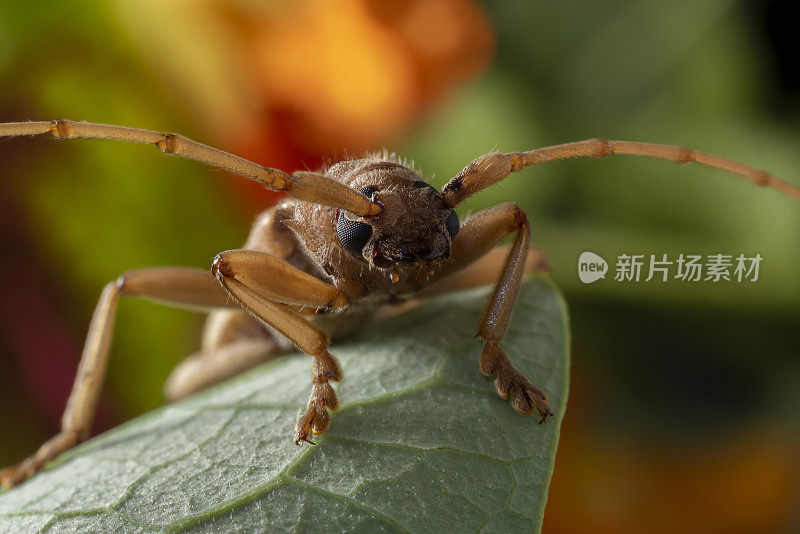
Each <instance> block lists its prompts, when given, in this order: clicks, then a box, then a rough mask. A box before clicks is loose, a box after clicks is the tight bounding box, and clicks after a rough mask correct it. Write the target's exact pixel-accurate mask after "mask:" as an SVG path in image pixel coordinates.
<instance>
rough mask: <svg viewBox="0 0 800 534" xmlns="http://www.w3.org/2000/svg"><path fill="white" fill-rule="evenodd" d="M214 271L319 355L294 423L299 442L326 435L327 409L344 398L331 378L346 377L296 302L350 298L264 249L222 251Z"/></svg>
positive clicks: (262, 315)
mask: <svg viewBox="0 0 800 534" xmlns="http://www.w3.org/2000/svg"><path fill="white" fill-rule="evenodd" d="M212 272H213V273H214V275H215V276H216V277H217V279H218V280H219V281H220V282H221V283H222V285H223V286H224V287H225V289H226V290H228V292H229V293H230V294H231V296H233V298H235V299H236V300H237V301H238V302H239V303H240V304H241V305H242V306H243V307H244V308H245V309H246V310H248V311H249V312H251V313H252V314H254V315H255V316H256V317H258V318H259V319H261V320H262V321H264V322H265V323H267V324H269V325H270V326H272V327H273V328H275V329H276V330H278V331H280V332H281V333H282V334H283V335H284V336H286V337H287V338H289V340H290V341H292V343H294V344H295V345H297V346H298V347H299V348H300V350H302V351H303V352H305V353H306V354H310V355H311V356H313V357H314V362H313V363H312V365H311V396H310V397H309V399H308V404H307V405H306V409H305V411H304V412H303V414H302V415H301V416H300V418H299V419H298V420H297V425H296V426H295V437H294V441H295V443H297V444H298V445H299V444H300V443H301V442H303V441H305V442H307V443H312V444H313V443H314V442H313V441H312V440H311V435H312V434H323V433H325V431H326V430H327V429H328V425H329V424H330V414H329V413H328V409H331V410H336V409H337V408H338V407H339V399H338V397H337V396H336V391H335V390H334V389H333V387H332V386H331V384H330V382H338V381H339V380H341V378H342V371H341V369H340V367H339V363H338V362H337V361H336V360H335V359H334V357H333V356H331V355H330V353H328V337H327V336H326V335H325V333H324V332H322V331H321V330H319V329H318V328H317V327H315V326H314V325H313V324H311V323H310V322H308V321H307V320H306V319H304V318H303V317H302V316H301V315H300V314H299V313H298V312H297V310H295V309H293V308H292V307H291V306H292V305H299V306H329V307H335V308H342V307H345V306H347V305H348V304H349V301H348V299H347V297H346V296H345V295H344V294H343V293H341V292H340V291H339V290H338V289H336V288H335V287H334V286H332V285H330V284H327V283H325V282H323V281H322V280H319V279H317V278H314V277H312V276H310V275H308V274H306V273H304V272H302V271H300V270H298V269H296V268H294V267H292V266H291V265H289V264H288V263H286V262H283V261H282V260H278V259H277V258H275V257H273V256H270V255H269V254H266V253H264V252H257V251H249V250H231V251H227V252H223V253H221V254H219V255H218V256H217V257H216V259H215V260H214V265H213V267H212Z"/></svg>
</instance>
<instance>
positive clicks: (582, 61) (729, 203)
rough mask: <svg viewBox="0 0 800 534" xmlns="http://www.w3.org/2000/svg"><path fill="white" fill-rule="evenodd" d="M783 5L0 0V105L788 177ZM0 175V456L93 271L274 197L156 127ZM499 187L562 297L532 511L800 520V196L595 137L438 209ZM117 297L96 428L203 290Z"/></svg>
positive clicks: (3, 458)
mask: <svg viewBox="0 0 800 534" xmlns="http://www.w3.org/2000/svg"><path fill="white" fill-rule="evenodd" d="M788 5H789V3H788V2H750V3H744V2H735V1H731V0H714V1H708V2H695V1H689V0H675V1H673V2H657V1H651V0H639V1H633V0H612V1H610V2H604V3H590V2H571V1H567V2H546V1H538V0H537V1H532V2H515V3H512V2H499V1H496V2H486V3H476V2H472V1H468V0H441V1H437V0H418V1H386V2H378V1H377V0H376V1H374V2H370V1H367V0H346V1H345V0H343V1H342V2H340V3H337V4H336V5H335V6H333V4H332V3H326V2H324V1H322V0H307V1H302V2H284V1H272V2H261V1H259V2H256V1H254V0H232V1H224V0H216V1H212V0H199V1H196V2H189V1H188V0H181V1H175V2H169V3H165V2H160V3H156V2H154V1H150V0H143V1H141V2H135V3H134V2H127V1H124V0H118V1H115V2H106V1H99V0H96V1H85V2H79V3H67V2H54V1H52V2H51V1H43V2H36V3H29V4H25V5H24V8H23V5H22V4H13V5H12V4H11V3H3V4H0V120H2V121H18V120H27V119H53V118H64V117H67V118H72V119H75V120H88V121H95V122H106V123H112V124H123V125H130V126H138V127H142V128H149V129H155V130H160V131H174V132H180V133H182V134H184V135H187V136H189V137H191V138H193V139H196V140H199V141H202V142H206V143H209V144H214V145H217V146H221V147H223V148H225V149H228V150H232V151H235V152H237V153H240V154H242V155H244V156H247V157H250V158H252V159H254V160H256V161H258V162H259V163H262V164H265V165H268V166H273V167H279V168H282V169H284V170H287V171H291V170H294V169H298V168H305V167H310V168H314V167H316V166H318V165H319V164H321V163H323V162H324V161H326V160H328V159H336V158H340V157H343V156H344V155H346V154H353V153H359V152H363V151H365V150H374V149H378V148H381V147H384V146H385V147H388V148H390V149H391V150H395V151H397V152H398V153H399V154H400V155H402V156H405V157H408V158H410V159H413V160H414V161H415V162H416V165H417V168H419V169H421V170H422V172H423V173H425V174H426V175H427V176H429V177H430V176H433V178H432V181H433V183H435V184H437V185H442V184H443V183H444V182H445V181H446V180H447V179H448V178H449V177H451V176H452V175H454V174H455V173H457V172H458V171H459V170H460V169H461V168H462V167H463V166H464V165H465V164H466V163H468V162H469V161H470V160H472V159H473V158H474V157H476V156H478V155H480V154H482V153H485V152H488V151H491V150H503V151H510V150H525V149H531V148H534V147H537V146H545V145H551V144H557V143H561V142H567V141H573V140H579V139H584V138H590V137H607V138H611V139H630V140H641V141H651V142H658V143H668V144H680V145H684V146H689V147H692V148H694V149H697V150H702V151H705V152H711V153H715V154H719V155H722V156H727V157H731V158H734V159H737V160H739V161H742V162H745V163H747V164H750V165H753V166H755V167H758V168H763V169H766V170H768V171H770V172H772V173H774V174H776V175H778V176H780V177H783V178H785V179H787V180H789V181H791V182H793V183H795V184H798V183H800V151H798V147H800V129H799V128H798V126H800V98H799V97H798V88H800V76H798V64H797V60H796V56H794V55H792V54H793V51H792V50H791V48H790V47H791V45H792V38H791V37H790V36H791V35H793V34H792V33H791V32H792V31H793V30H792V29H791V28H790V27H789V26H788V25H787V22H785V21H787V20H789V16H788V14H787V12H786V11H785V9H787V8H786V6H788ZM0 188H2V189H0V241H1V242H2V245H0V246H1V247H2V248H0V251H1V252H2V254H1V255H0V275H2V279H3V280H4V281H5V287H4V288H3V291H2V296H0V314H1V315H0V428H3V429H4V431H3V439H2V440H0V465H5V464H9V463H13V462H16V461H18V460H20V459H21V458H22V457H23V456H24V455H26V454H28V453H30V452H32V451H33V450H34V449H35V447H37V446H38V444H39V443H40V442H41V441H43V440H44V439H46V438H47V437H49V436H50V435H51V434H52V433H54V432H55V430H56V428H57V426H58V420H59V417H60V412H61V410H62V409H63V405H64V402H65V399H66V397H67V395H68V392H69V389H70V386H71V381H72V378H73V376H74V367H75V364H76V361H77V358H78V356H79V354H80V349H81V347H82V343H83V336H84V335H85V330H86V325H87V324H88V320H89V317H90V315H91V311H92V309H93V306H94V304H95V301H96V298H97V296H98V295H99V292H100V289H101V288H102V286H103V285H104V284H105V283H106V282H108V281H109V280H112V279H114V278H115V277H116V276H117V275H119V273H121V272H122V271H124V270H126V269H131V268H137V267H145V266H153V265H188V266H195V267H206V266H208V265H210V262H211V259H212V258H213V256H214V254H215V253H216V252H218V251H221V250H225V249H229V248H235V247H237V246H240V245H241V243H242V242H243V240H244V237H245V236H246V233H247V231H248V227H249V224H250V222H251V221H252V219H253V217H254V216H255V214H256V213H257V212H258V210H259V209H263V208H264V207H266V206H268V205H270V204H271V203H272V202H274V198H275V197H274V196H272V195H270V194H268V193H264V192H262V191H260V190H259V189H257V188H254V187H251V186H249V185H248V184H245V183H244V180H242V179H241V178H238V177H232V176H229V175H227V174H226V173H223V172H221V171H215V170H209V169H208V168H206V167H203V166H201V165H199V164H195V163H193V162H189V161H185V160H181V159H178V158H170V157H166V156H164V155H163V154H160V153H159V152H158V150H155V149H153V148H152V147H142V146H135V145H134V146H131V145H126V144H124V143H112V142H104V141H65V142H56V141H53V140H51V139H43V138H30V139H27V138H26V139H13V140H5V141H2V142H0ZM506 200H514V201H516V202H517V203H519V205H520V206H522V208H523V209H524V210H525V211H526V212H527V213H528V216H529V218H530V219H531V221H532V223H533V226H534V237H533V239H534V243H535V244H536V245H537V246H540V247H542V248H544V249H545V250H546V251H547V253H548V255H549V256H550V259H551V263H552V265H553V272H552V277H553V278H554V280H555V281H556V283H557V284H558V285H559V287H560V288H561V289H562V290H563V292H564V293H565V295H566V298H567V300H568V303H569V305H570V312H571V316H572V326H573V336H574V342H573V346H574V351H573V359H574V365H573V370H574V371H573V373H574V374H573V384H574V385H573V391H572V395H571V398H570V406H569V412H568V414H567V418H566V420H565V429H564V435H563V436H562V441H561V449H560V451H559V456H558V460H557V463H556V471H555V477H554V482H553V486H552V489H551V499H550V502H549V504H548V510H547V515H546V517H545V523H544V529H545V530H546V531H551V532H603V531H608V532H625V531H631V532H639V531H642V530H645V529H646V530H648V531H664V532H666V531H674V530H677V529H680V530H682V531H685V532H689V531H698V532H768V531H774V532H788V531H792V530H796V529H798V528H800V507H798V506H797V502H800V487H799V486H798V480H800V476H798V475H800V463H799V462H798V453H800V446H799V445H798V436H800V432H799V430H800V428H798V427H799V426H800V425H798V421H800V358H799V357H798V356H799V354H798V349H799V348H800V276H798V265H800V205H798V203H797V202H795V201H793V200H791V199H789V198H787V197H784V196H782V195H780V194H778V193H777V192H775V191H772V190H759V189H758V188H756V187H754V186H752V185H750V184H748V183H746V182H744V181H741V180H738V179H735V178H731V177H730V176H728V175H726V174H725V173H722V172H719V171H714V170H709V169H706V168H700V167H698V166H684V167H678V166H675V165H672V164H669V163H665V162H662V161H650V160H643V159H639V158H625V157H612V158H607V159H604V160H600V161H586V160H583V161H569V162H559V163H555V164H552V165H543V166H538V167H536V168H533V169H528V170H525V171H524V172H521V173H518V174H517V175H515V176H513V177H511V178H509V179H508V180H506V181H505V182H503V183H502V184H500V185H498V186H495V187H493V188H490V189H489V190H487V191H485V192H483V193H481V194H479V195H477V196H475V197H473V198H472V199H470V201H469V202H467V203H466V204H465V205H464V206H462V208H459V212H460V213H459V214H460V215H461V216H462V219H463V217H464V216H466V214H467V213H469V212H472V211H475V210H478V209H482V208H484V207H486V206H489V205H491V204H494V203H497V202H501V201H506ZM586 250H590V251H593V252H596V253H598V254H600V255H601V256H603V257H605V258H606V259H607V260H609V262H610V263H612V269H613V261H614V260H615V258H616V257H617V256H618V255H619V254H623V253H627V254H645V255H649V254H656V255H659V256H660V255H661V254H665V253H666V254H669V255H670V256H672V257H673V258H674V257H675V256H677V255H678V254H680V253H684V254H703V255H705V254H715V253H724V254H732V255H734V256H736V255H738V254H740V253H744V254H745V255H748V256H752V255H754V254H756V253H759V254H761V256H762V257H763V258H764V260H763V262H762V264H761V272H760V277H759V280H758V281H757V282H755V283H749V282H741V283H737V282H735V281H731V282H720V283H716V284H715V283H694V284H693V283H687V282H680V281H673V280H671V281H669V282H655V281H652V282H647V283H645V282H639V283H619V282H615V281H614V280H613V276H609V277H608V278H607V279H606V280H601V281H599V282H597V283H595V284H591V285H584V284H582V283H581V282H580V281H579V280H578V277H577V258H578V256H579V255H580V253H581V252H583V251H586ZM612 274H613V273H612ZM117 324H118V328H117V331H116V334H115V341H114V347H113V349H112V353H113V356H112V360H111V364H110V368H109V375H108V387H107V393H106V394H105V396H104V401H103V405H102V406H101V410H100V414H99V415H98V424H97V427H98V429H103V428H108V427H110V426H114V425H116V424H118V423H119V422H121V421H124V420H127V419H129V418H130V417H132V416H135V415H137V414H140V413H143V412H145V411H147V410H150V409H152V408H154V407H156V406H158V405H160V404H161V403H162V397H161V387H162V384H163V381H164V379H165V377H166V376H167V374H168V373H169V370H170V369H171V368H172V367H173V366H174V365H175V364H176V362H178V361H179V360H180V359H181V358H183V357H184V356H186V355H188V354H190V353H192V352H193V351H195V350H196V349H197V347H198V337H199V334H200V331H201V328H202V317H201V316H199V315H192V314H188V313H186V312H180V311H174V310H170V309H167V308H164V307H161V306H158V305H154V304H150V303H146V302H140V301H125V302H123V303H122V305H121V306H120V311H119V316H118V323H117ZM465 357H469V355H466V356H465ZM474 357H475V359H476V365H477V355H474ZM531 378H534V381H535V377H531Z"/></svg>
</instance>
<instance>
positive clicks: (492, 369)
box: [416, 202, 553, 421]
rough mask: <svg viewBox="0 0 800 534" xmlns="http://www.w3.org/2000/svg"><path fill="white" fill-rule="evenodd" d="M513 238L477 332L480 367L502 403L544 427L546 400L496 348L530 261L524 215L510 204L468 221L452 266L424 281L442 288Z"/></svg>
mask: <svg viewBox="0 0 800 534" xmlns="http://www.w3.org/2000/svg"><path fill="white" fill-rule="evenodd" d="M513 232H516V236H515V238H514V242H513V243H512V245H511V248H510V250H509V252H508V256H507V257H506V261H505V264H504V265H503V269H502V271H501V274H500V279H499V280H498V282H497V285H496V286H495V289H494V291H493V293H492V296H491V298H490V300H489V305H488V307H487V308H486V312H485V313H484V316H483V319H482V320H481V324H480V327H479V328H478V336H479V337H480V338H481V339H483V343H484V345H483V350H482V351H481V357H480V367H481V371H482V372H483V373H484V374H485V375H487V376H492V375H496V378H495V387H496V389H497V392H498V394H499V395H500V396H501V397H503V398H504V399H505V398H509V397H510V398H511V404H512V406H513V407H514V409H515V410H517V411H518V412H520V413H524V414H527V413H531V412H532V411H533V410H534V409H535V410H537V411H538V412H539V415H540V416H541V418H542V421H544V420H545V419H546V418H547V417H548V416H551V415H553V410H552V409H551V408H550V405H549V404H548V402H547V395H546V394H545V393H544V392H543V391H542V390H540V389H539V388H537V387H536V386H534V385H533V384H532V383H531V382H530V380H528V379H527V378H525V376H523V375H522V373H520V372H519V371H518V370H517V368H516V367H514V365H513V364H512V363H511V361H510V360H509V358H508V356H507V355H506V353H505V351H504V350H503V348H502V347H501V346H500V344H501V342H502V341H503V338H505V335H506V332H507V330H508V324H509V322H510V320H511V312H512V311H513V309H514V303H515V302H516V298H517V293H518V291H519V286H520V283H521V281H522V275H523V273H524V272H525V262H526V259H527V258H528V255H529V248H528V247H529V244H530V235H531V229H530V224H529V223H528V218H527V217H526V216H525V213H523V212H522V210H520V209H519V207H518V206H517V205H516V204H514V203H511V202H509V203H505V204H500V205H498V206H494V207H493V208H489V209H486V210H483V211H480V212H478V213H476V214H474V215H473V216H471V217H469V218H468V219H467V220H466V221H464V224H463V225H462V226H461V229H460V230H459V233H458V235H457V236H456V238H455V239H454V240H453V243H452V253H451V255H450V260H451V261H450V262H448V263H444V264H442V267H440V268H439V269H436V270H435V271H434V272H433V273H432V275H431V276H430V277H429V278H427V282H428V283H432V284H433V283H435V282H437V281H439V280H441V279H445V280H444V281H443V282H442V283H443V284H444V283H445V282H446V280H447V278H446V277H449V276H451V275H454V273H457V272H458V271H460V270H461V269H464V268H465V267H467V266H468V265H470V264H473V263H474V262H477V261H478V259H479V258H481V257H482V256H484V255H486V254H487V253H489V252H490V251H491V250H492V248H493V247H494V245H495V244H497V242H499V241H500V240H501V239H503V238H504V237H505V236H507V235H509V234H511V233H513ZM455 276H457V275H455ZM425 281H426V275H425V274H424V273H423V274H421V275H420V279H419V280H417V281H416V282H417V283H419V284H422V283H424V282H425ZM432 289H434V290H435V289H436V285H433V286H432Z"/></svg>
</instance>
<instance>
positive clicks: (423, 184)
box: [413, 180, 435, 189]
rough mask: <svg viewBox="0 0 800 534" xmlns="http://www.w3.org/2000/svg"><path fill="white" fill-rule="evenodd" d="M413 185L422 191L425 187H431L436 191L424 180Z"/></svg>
mask: <svg viewBox="0 0 800 534" xmlns="http://www.w3.org/2000/svg"><path fill="white" fill-rule="evenodd" d="M413 185H414V187H416V188H417V189H422V188H423V187H430V188H431V189H435V188H434V187H433V186H432V185H431V184H429V183H428V182H423V181H422V180H417V181H416V182H414V184H413Z"/></svg>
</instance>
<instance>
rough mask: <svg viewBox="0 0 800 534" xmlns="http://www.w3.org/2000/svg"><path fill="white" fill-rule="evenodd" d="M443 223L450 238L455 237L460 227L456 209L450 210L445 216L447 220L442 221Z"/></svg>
mask: <svg viewBox="0 0 800 534" xmlns="http://www.w3.org/2000/svg"><path fill="white" fill-rule="evenodd" d="M444 225H445V227H447V233H448V234H450V239H455V238H456V234H457V233H458V230H459V228H461V223H460V222H459V221H458V215H456V210H453V211H451V212H450V215H448V216H447V220H446V221H445V222H444Z"/></svg>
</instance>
